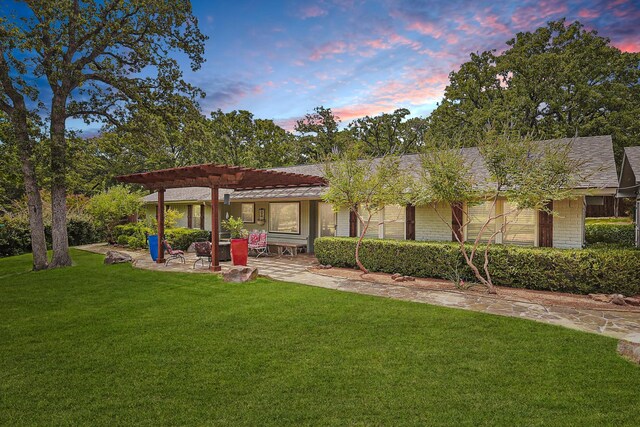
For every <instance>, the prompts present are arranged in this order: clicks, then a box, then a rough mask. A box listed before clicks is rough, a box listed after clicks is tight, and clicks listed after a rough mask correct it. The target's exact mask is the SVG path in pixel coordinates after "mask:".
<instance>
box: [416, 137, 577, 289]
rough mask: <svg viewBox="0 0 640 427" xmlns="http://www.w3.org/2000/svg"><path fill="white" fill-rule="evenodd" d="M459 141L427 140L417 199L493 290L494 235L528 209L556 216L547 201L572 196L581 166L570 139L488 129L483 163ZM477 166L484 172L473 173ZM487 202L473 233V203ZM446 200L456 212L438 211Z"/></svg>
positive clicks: (481, 154)
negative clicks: (500, 206)
mask: <svg viewBox="0 0 640 427" xmlns="http://www.w3.org/2000/svg"><path fill="white" fill-rule="evenodd" d="M461 145H462V144H453V146H451V145H449V146H443V145H441V144H438V143H435V142H434V141H429V144H428V147H429V148H428V149H427V150H425V152H424V153H423V154H422V156H421V160H422V162H421V163H422V169H421V171H420V178H419V179H418V180H417V181H416V187H417V188H416V189H415V191H414V192H413V193H414V197H415V199H414V201H413V203H414V204H416V205H431V206H433V207H434V209H435V211H436V213H437V214H438V216H439V217H440V219H441V220H442V221H443V222H444V223H445V224H447V225H448V226H449V228H451V231H452V235H453V236H454V237H455V239H456V241H457V242H458V244H459V245H460V252H461V253H462V255H463V257H464V260H465V262H466V264H467V265H468V266H469V268H470V269H471V270H472V271H473V273H474V275H475V277H476V278H477V280H478V281H479V282H480V283H481V284H483V285H484V286H486V287H487V290H488V291H489V293H495V292H496V290H495V287H494V285H493V282H492V280H491V274H490V273H489V262H490V257H489V250H490V247H491V245H492V244H493V243H494V242H495V240H496V237H497V236H498V235H500V234H502V233H504V232H505V229H506V227H507V226H508V225H509V224H510V223H512V222H513V221H514V220H515V219H516V218H517V216H518V214H519V213H520V212H522V211H523V210H525V209H533V210H541V211H545V212H547V213H549V214H552V215H554V214H555V213H554V212H553V211H552V210H551V209H549V202H550V201H552V200H562V199H567V198H570V197H572V196H573V194H572V192H571V188H573V187H574V185H573V184H574V181H575V180H576V179H578V170H579V164H578V162H577V161H576V160H573V159H572V158H571V157H570V155H569V154H570V151H571V143H560V142H555V143H540V142H536V141H533V140H532V139H531V138H530V137H528V136H525V137H523V136H520V135H518V134H515V133H513V132H504V133H497V132H495V131H491V130H490V131H489V132H487V133H486V134H485V135H484V136H483V138H482V139H481V141H479V143H478V151H479V156H478V157H477V158H476V159H475V160H473V161H475V162H482V165H474V164H473V163H472V162H473V161H472V160H470V159H469V158H465V156H464V155H463V150H462V149H461ZM474 166H475V167H476V168H477V169H485V170H486V173H485V174H483V173H475V174H472V173H471V168H472V167H474ZM499 200H505V201H507V202H508V203H509V209H508V210H505V211H503V212H500V211H499V210H497V209H496V205H497V203H498V201H499ZM485 202H488V203H490V205H491V207H490V209H489V210H488V214H487V215H486V217H482V218H478V216H474V218H475V219H476V220H478V219H479V220H480V228H479V231H478V232H477V233H473V234H470V231H469V228H467V226H468V225H469V223H470V222H471V216H470V215H469V207H472V206H474V205H478V204H481V203H485ZM443 204H445V205H448V206H451V208H452V209H453V211H452V212H453V215H450V214H449V213H447V214H446V215H445V214H444V213H443V212H442V211H441V210H439V209H438V207H439V206H440V207H441V206H442V205H443ZM465 228H466V230H467V232H466V233H465V232H464V230H465ZM481 243H484V249H483V251H482V252H483V255H484V263H483V265H482V270H481V269H480V268H478V267H477V265H476V264H475V263H474V259H475V258H476V255H477V253H478V251H479V249H480V244H481Z"/></svg>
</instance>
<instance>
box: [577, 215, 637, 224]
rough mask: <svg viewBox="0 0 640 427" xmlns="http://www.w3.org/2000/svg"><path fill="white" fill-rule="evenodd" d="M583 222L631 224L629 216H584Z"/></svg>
mask: <svg viewBox="0 0 640 427" xmlns="http://www.w3.org/2000/svg"><path fill="white" fill-rule="evenodd" d="M585 224H633V220H632V219H631V218H630V217H626V216H624V217H619V218H586V219H585Z"/></svg>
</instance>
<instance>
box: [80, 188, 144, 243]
mask: <svg viewBox="0 0 640 427" xmlns="http://www.w3.org/2000/svg"><path fill="white" fill-rule="evenodd" d="M142 196H143V195H142V193H140V192H135V191H134V192H131V191H129V190H128V189H127V188H126V187H124V186H121V185H118V186H115V187H111V188H110V189H109V190H108V191H106V192H104V193H100V194H97V195H95V196H93V197H92V198H91V200H89V203H88V206H87V210H88V211H89V213H90V214H91V215H92V216H93V218H94V219H95V221H96V223H97V224H98V225H99V226H102V227H104V229H105V232H106V234H107V239H108V240H109V241H110V242H112V241H113V231H114V230H115V227H116V226H117V225H120V224H122V222H123V221H125V220H126V218H127V217H128V216H130V215H137V214H138V213H140V211H141V210H142Z"/></svg>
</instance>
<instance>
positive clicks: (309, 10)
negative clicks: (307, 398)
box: [299, 4, 328, 19]
mask: <svg viewBox="0 0 640 427" xmlns="http://www.w3.org/2000/svg"><path fill="white" fill-rule="evenodd" d="M327 13H328V12H327V11H326V10H325V9H323V8H321V7H320V6H318V5H315V4H314V5H310V6H305V7H303V8H302V9H300V15H299V17H300V19H309V18H319V17H321V16H325V15H326V14H327Z"/></svg>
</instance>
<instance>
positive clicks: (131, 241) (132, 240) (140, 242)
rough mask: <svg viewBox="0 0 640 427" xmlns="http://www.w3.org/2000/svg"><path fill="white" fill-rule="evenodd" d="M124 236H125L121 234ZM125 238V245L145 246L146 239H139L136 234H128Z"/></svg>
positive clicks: (132, 246) (131, 246)
mask: <svg viewBox="0 0 640 427" xmlns="http://www.w3.org/2000/svg"><path fill="white" fill-rule="evenodd" d="M122 237H125V236H122ZM126 239H127V246H129V247H130V248H144V247H146V246H147V244H146V239H141V238H140V237H138V236H129V237H127V238H126Z"/></svg>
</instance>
